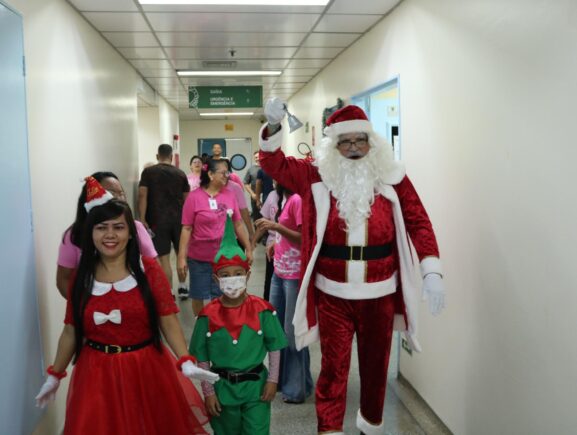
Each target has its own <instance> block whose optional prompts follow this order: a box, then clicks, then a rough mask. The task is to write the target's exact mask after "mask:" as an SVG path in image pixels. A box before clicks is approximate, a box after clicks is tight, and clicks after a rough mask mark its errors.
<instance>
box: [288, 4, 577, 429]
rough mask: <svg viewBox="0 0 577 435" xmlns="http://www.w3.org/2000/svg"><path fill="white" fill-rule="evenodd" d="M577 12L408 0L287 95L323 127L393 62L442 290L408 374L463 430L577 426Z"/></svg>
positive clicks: (389, 71) (406, 147)
mask: <svg viewBox="0 0 577 435" xmlns="http://www.w3.org/2000/svg"><path fill="white" fill-rule="evenodd" d="M576 17H577V3H575V2H571V1H569V0H564V1H558V2H543V1H539V0H528V1H519V0H513V1H507V2H487V1H484V0H468V1H466V2H463V1H461V0H438V1H435V2H431V1H427V0H405V1H404V2H403V3H401V5H400V6H399V7H398V8H397V9H396V10H395V11H394V12H393V13H392V14H391V15H390V16H388V17H387V18H385V19H384V20H383V21H382V22H381V23H380V24H379V25H378V26H376V27H375V28H374V29H373V30H372V31H371V32H370V33H369V34H368V35H366V36H365V37H364V38H362V39H361V40H360V41H359V42H358V43H357V44H355V45H354V46H353V47H352V48H350V49H349V50H347V51H346V52H345V53H344V54H343V55H342V56H341V57H339V59H337V60H336V61H335V62H333V63H332V64H331V65H329V67H328V68H327V69H326V70H325V71H324V72H323V73H322V74H321V75H320V76H318V77H317V78H316V79H315V80H314V82H312V83H311V84H309V85H308V86H307V87H305V88H304V90H303V91H301V92H300V93H299V94H298V95H297V96H296V97H294V98H293V99H291V101H289V105H290V107H291V111H292V112H293V113H295V114H296V115H297V116H299V117H300V118H301V120H302V121H303V122H304V121H307V120H308V121H310V122H311V125H312V124H314V125H316V126H317V133H318V137H317V141H318V140H319V139H320V131H319V127H320V122H321V114H322V109H323V107H325V106H332V105H334V104H335V100H336V98H337V97H343V98H349V97H350V96H351V95H354V94H356V93H359V92H361V91H363V90H366V89H369V88H371V87H373V86H375V85H378V84H380V83H383V82H385V81H386V80H388V79H389V78H391V77H393V76H396V75H399V76H400V95H401V106H400V110H401V143H402V147H403V155H404V159H405V162H406V164H407V169H408V174H409V175H410V176H411V178H412V180H413V182H414V183H415V185H416V187H417V189H418V191H419V192H420V194H421V197H422V199H423V201H424V203H425V205H426V207H427V209H428V211H429V214H430V216H431V219H432V221H433V224H434V226H435V228H436V231H437V237H438V241H439V244H440V249H441V255H442V259H443V262H444V267H445V272H446V279H445V282H446V285H447V289H448V308H447V310H446V312H445V313H444V314H443V315H442V316H441V317H440V318H431V316H430V315H429V314H428V313H427V310H426V307H425V305H423V306H422V307H421V308H422V309H421V316H420V318H421V319H420V320H421V326H420V331H421V332H420V336H421V343H422V345H423V348H424V352H423V353H422V354H420V355H413V357H408V356H407V354H406V353H404V352H402V353H403V357H402V360H401V372H402V373H403V374H404V376H405V377H407V378H408V379H409V381H410V382H411V383H412V384H413V385H414V386H415V388H416V389H417V390H418V391H419V393H420V394H421V395H422V396H423V397H424V399H425V400H426V401H427V402H428V403H429V404H430V405H431V407H432V408H433V409H434V410H435V412H436V413H438V415H439V416H440V417H441V419H442V420H443V421H445V422H446V424H447V425H448V426H449V427H450V429H451V430H452V431H453V432H454V433H455V434H474V435H486V434H544V433H548V434H569V433H574V431H575V426H576V425H577V414H576V413H575V411H574V409H573V408H574V407H573V406H571V405H570V404H572V403H573V402H574V399H575V394H576V393H577V388H576V385H577V372H576V370H575V367H576V365H577V348H576V347H575V346H573V343H574V340H575V339H574V325H575V320H574V319H575V317H576V314H577V308H576V307H577V292H576V291H575V283H576V282H577V276H576V272H575V267H574V265H573V263H574V257H575V255H574V246H575V244H576V243H577V231H576V230H575V222H577V206H576V205H575V201H574V197H575V193H574V189H575V185H576V180H575V175H574V174H575V170H574V166H575V161H577V147H576V146H575V139H574V136H575V127H574V126H575V121H574V116H575V101H576V100H577V81H576V80H575V77H577V56H575V53H577V28H576V27H575V26H574V21H575V18H576ZM294 136H295V137H292V135H291V136H289V137H288V142H289V144H291V146H290V147H294V144H295V143H297V142H298V141H299V140H302V139H301V137H303V138H304V136H305V135H304V133H303V132H302V130H300V131H299V133H295V135H294ZM290 147H289V148H290Z"/></svg>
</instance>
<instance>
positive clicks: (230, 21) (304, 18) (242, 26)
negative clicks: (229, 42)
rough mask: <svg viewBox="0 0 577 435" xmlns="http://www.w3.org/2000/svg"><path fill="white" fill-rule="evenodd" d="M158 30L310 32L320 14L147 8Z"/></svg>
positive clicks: (148, 14) (147, 15) (154, 27)
mask: <svg viewBox="0 0 577 435" xmlns="http://www.w3.org/2000/svg"><path fill="white" fill-rule="evenodd" d="M146 17H147V18H148V20H149V22H150V24H151V25H152V27H153V29H154V30H155V31H157V32H162V31H173V32H186V31H190V30H191V29H194V30H195V31H202V32H208V31H211V32H215V31H225V32H254V29H259V30H260V31H262V32H277V33H282V32H309V31H310V30H311V28H312V26H313V25H314V24H315V23H316V21H317V19H318V18H319V15H318V14H291V15H287V14H249V13H240V14H233V13H225V12H223V13H219V14H216V13H188V12H183V13H160V12H146Z"/></svg>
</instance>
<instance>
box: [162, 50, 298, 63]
mask: <svg viewBox="0 0 577 435" xmlns="http://www.w3.org/2000/svg"><path fill="white" fill-rule="evenodd" d="M165 49H166V54H167V55H168V56H169V57H170V58H171V59H175V60H176V59H203V60H206V59H227V60H235V59H249V60H253V59H254V60H256V59H263V58H264V59H267V58H276V59H290V58H291V57H292V56H293V55H294V54H295V51H296V50H297V47H238V48H235V49H234V50H235V54H234V57H231V55H230V53H229V50H230V47H166V48H165Z"/></svg>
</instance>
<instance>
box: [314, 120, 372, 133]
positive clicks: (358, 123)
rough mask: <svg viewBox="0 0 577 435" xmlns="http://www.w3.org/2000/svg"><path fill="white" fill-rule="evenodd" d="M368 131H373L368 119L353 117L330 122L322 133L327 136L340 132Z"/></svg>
mask: <svg viewBox="0 0 577 435" xmlns="http://www.w3.org/2000/svg"><path fill="white" fill-rule="evenodd" d="M357 132H359V133H368V134H371V133H372V132H373V126H372V125H371V122H370V121H366V120H364V119H354V120H351V121H342V122H337V123H335V124H331V125H329V126H328V127H325V130H324V133H325V134H326V135H327V136H334V137H337V136H338V135H340V134H346V133H357Z"/></svg>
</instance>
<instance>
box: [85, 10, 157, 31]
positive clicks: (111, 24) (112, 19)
mask: <svg viewBox="0 0 577 435" xmlns="http://www.w3.org/2000/svg"><path fill="white" fill-rule="evenodd" d="M83 15H84V16H85V17H86V19H87V20H88V21H90V22H91V23H92V24H93V25H94V27H96V28H97V29H98V30H100V31H101V32H115V31H119V32H120V31H122V32H126V31H133V32H139V31H140V32H145V31H148V30H149V28H148V24H146V21H145V20H144V18H143V17H142V15H141V14H140V13H134V12H84V13H83Z"/></svg>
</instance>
